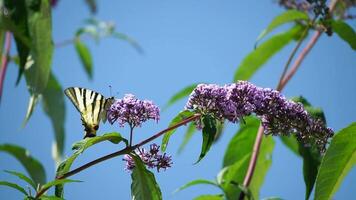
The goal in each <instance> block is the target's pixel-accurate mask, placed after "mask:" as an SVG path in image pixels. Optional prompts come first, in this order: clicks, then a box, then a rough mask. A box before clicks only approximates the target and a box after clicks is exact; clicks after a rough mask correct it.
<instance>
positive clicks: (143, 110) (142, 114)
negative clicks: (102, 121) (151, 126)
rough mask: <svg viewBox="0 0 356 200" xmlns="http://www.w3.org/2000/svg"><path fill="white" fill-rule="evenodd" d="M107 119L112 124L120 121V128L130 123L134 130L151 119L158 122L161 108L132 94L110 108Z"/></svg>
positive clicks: (117, 100) (117, 101) (118, 100)
mask: <svg viewBox="0 0 356 200" xmlns="http://www.w3.org/2000/svg"><path fill="white" fill-rule="evenodd" d="M107 117H108V120H109V122H110V123H111V124H113V123H114V122H115V121H118V123H119V125H120V126H124V124H125V123H128V124H129V125H130V127H132V128H133V127H138V126H141V125H142V123H143V122H145V121H147V120H149V119H153V120H155V121H157V122H158V120H159V108H158V107H157V106H156V105H155V104H154V103H153V102H152V101H148V100H139V99H136V98H135V96H134V95H132V94H126V95H125V96H124V98H123V99H116V100H115V102H114V103H113V104H112V105H111V106H110V108H109V109H108V111H107Z"/></svg>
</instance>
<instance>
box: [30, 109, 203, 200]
mask: <svg viewBox="0 0 356 200" xmlns="http://www.w3.org/2000/svg"><path fill="white" fill-rule="evenodd" d="M199 117H200V114H195V115H193V116H191V117H188V118H186V119H184V120H182V121H181V122H179V123H177V124H175V125H173V126H171V127H168V128H166V129H164V130H162V131H160V132H158V133H156V134H154V135H153V136H151V137H149V138H147V139H145V140H143V141H142V142H140V143H138V144H136V145H133V146H127V147H125V148H124V149H121V150H119V151H116V152H114V153H111V154H108V155H105V156H102V157H100V158H97V159H95V160H93V161H91V162H88V163H86V164H84V165H82V166H80V167H78V168H76V169H74V170H72V171H69V172H67V173H65V174H63V175H61V176H57V177H56V178H55V179H65V178H68V177H70V176H73V175H74V174H77V173H79V172H81V171H83V170H85V169H87V168H89V167H91V166H93V165H96V164H98V163H101V162H103V161H105V160H108V159H111V158H114V157H117V156H120V155H123V154H128V153H130V152H132V151H133V150H135V149H136V148H139V147H140V146H142V145H144V144H147V143H148V142H151V141H152V140H154V139H156V138H158V137H160V136H161V135H163V134H164V133H166V132H168V131H171V130H173V129H176V128H178V127H180V126H182V125H185V124H187V123H188V122H191V121H194V120H196V119H198V118H199ZM48 189H49V188H42V189H41V190H40V191H38V193H37V195H36V197H35V199H38V198H39V197H41V196H42V195H43V194H44V193H45V192H46V191H47V190H48Z"/></svg>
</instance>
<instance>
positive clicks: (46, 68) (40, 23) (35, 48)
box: [25, 0, 53, 94]
mask: <svg viewBox="0 0 356 200" xmlns="http://www.w3.org/2000/svg"><path fill="white" fill-rule="evenodd" d="M25 2H26V9H27V15H28V17H27V25H28V31H29V36H30V38H31V48H30V55H31V56H32V58H33V60H34V64H33V65H31V67H29V69H26V70H25V74H27V76H26V81H27V85H28V87H29V90H30V93H31V94H41V93H42V92H43V91H44V90H45V89H46V87H47V82H48V79H49V75H50V72H51V65H52V55H53V42H52V17H51V10H52V9H51V5H50V3H49V1H39V0H29V1H25Z"/></svg>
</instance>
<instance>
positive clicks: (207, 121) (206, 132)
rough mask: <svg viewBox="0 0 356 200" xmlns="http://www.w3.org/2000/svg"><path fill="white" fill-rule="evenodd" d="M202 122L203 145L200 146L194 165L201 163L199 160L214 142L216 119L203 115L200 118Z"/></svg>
mask: <svg viewBox="0 0 356 200" xmlns="http://www.w3.org/2000/svg"><path fill="white" fill-rule="evenodd" d="M202 122H203V130H202V134H203V144H202V146H201V152H200V155H199V158H198V161H197V162H195V163H198V162H200V161H201V159H203V158H204V156H205V155H206V154H207V153H208V151H209V149H210V147H211V145H212V144H213V142H214V139H215V136H216V133H217V128H216V124H217V122H216V119H214V118H213V117H211V116H209V115H205V116H203V117H202Z"/></svg>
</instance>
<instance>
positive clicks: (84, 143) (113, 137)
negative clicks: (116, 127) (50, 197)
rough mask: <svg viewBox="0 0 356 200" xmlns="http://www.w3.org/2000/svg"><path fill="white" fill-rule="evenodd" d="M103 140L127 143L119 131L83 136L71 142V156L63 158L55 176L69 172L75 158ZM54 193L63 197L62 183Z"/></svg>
mask: <svg viewBox="0 0 356 200" xmlns="http://www.w3.org/2000/svg"><path fill="white" fill-rule="evenodd" d="M103 141H110V142H112V143H114V144H118V143H119V142H122V141H123V142H125V143H126V145H127V140H126V139H125V138H123V137H122V136H121V135H120V134H119V133H116V132H113V133H106V134H104V135H102V136H96V137H92V138H85V139H83V140H81V141H79V142H77V143H75V144H73V147H72V148H73V150H74V153H73V155H72V156H70V157H69V158H67V159H66V160H64V161H63V162H62V163H61V164H60V165H59V166H58V168H57V174H56V175H57V177H58V176H61V175H63V174H65V173H67V172H69V170H70V168H71V166H72V164H73V162H74V161H75V159H76V158H77V157H78V156H79V155H80V154H82V153H83V152H84V151H85V150H86V149H88V148H89V147H91V146H93V145H95V144H98V143H100V142H103ZM55 195H56V196H57V197H63V185H61V184H59V185H56V189H55Z"/></svg>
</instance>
